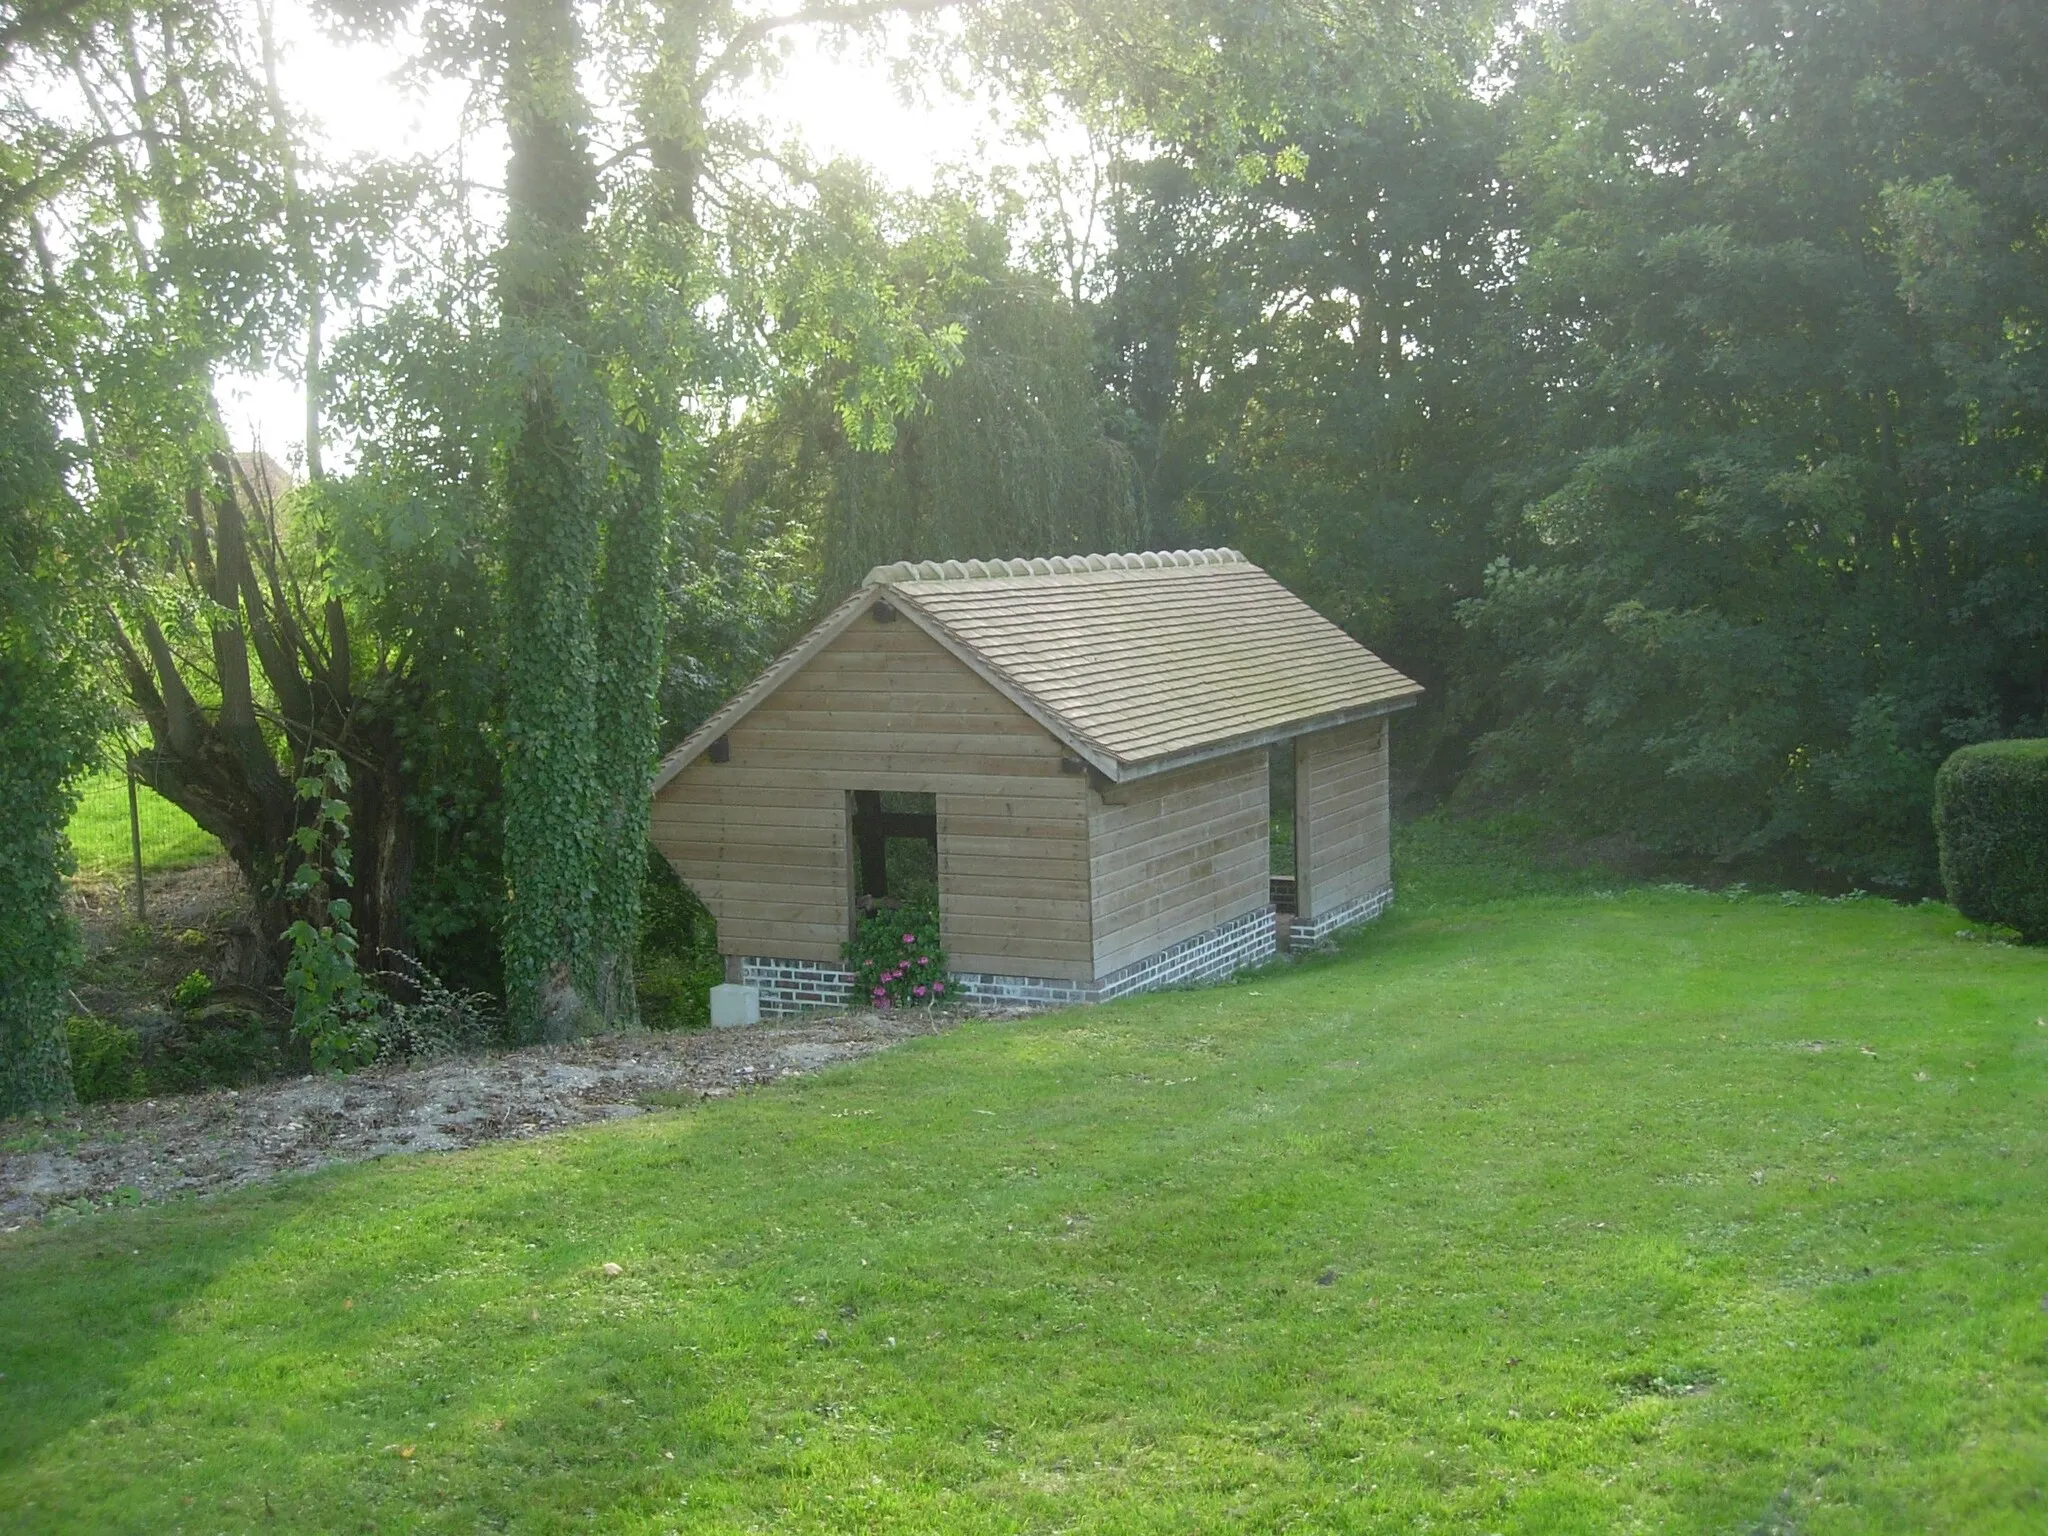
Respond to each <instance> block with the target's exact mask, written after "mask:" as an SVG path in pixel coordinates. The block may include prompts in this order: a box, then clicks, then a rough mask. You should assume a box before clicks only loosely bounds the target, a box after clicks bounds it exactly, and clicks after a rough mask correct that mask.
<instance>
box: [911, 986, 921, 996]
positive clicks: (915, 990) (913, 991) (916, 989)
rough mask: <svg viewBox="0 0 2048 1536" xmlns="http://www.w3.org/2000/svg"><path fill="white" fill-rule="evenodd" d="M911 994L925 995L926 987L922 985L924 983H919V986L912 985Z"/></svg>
mask: <svg viewBox="0 0 2048 1536" xmlns="http://www.w3.org/2000/svg"><path fill="white" fill-rule="evenodd" d="M910 995H911V996H912V997H923V996H924V987H923V985H922V984H920V985H918V986H915V987H912V988H911V989H910Z"/></svg>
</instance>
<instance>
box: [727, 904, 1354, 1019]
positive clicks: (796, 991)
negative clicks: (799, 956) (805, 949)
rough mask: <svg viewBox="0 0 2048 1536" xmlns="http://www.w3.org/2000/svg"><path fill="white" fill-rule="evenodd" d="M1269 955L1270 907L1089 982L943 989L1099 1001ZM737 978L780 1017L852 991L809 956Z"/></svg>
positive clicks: (846, 977) (843, 1003)
mask: <svg viewBox="0 0 2048 1536" xmlns="http://www.w3.org/2000/svg"><path fill="white" fill-rule="evenodd" d="M1389 894H1391V893H1389ZM1354 905H1356V904H1355V903H1354ZM1381 905H1382V906H1384V905H1385V902H1384V901H1382V902H1381ZM1343 910H1346V911H1348V910H1350V909H1349V908H1345V909H1343ZM1378 910H1379V909H1378V908H1377V907H1376V908H1374V909H1373V913H1372V914H1370V915H1374V916H1376V915H1377V914H1378ZM1364 920H1365V919H1364V918H1363V917H1360V918H1356V919H1353V921H1357V922H1363V921H1364ZM1297 931H1298V930H1297ZM1274 953H1275V943H1274V924H1273V909H1272V908H1271V907H1261V908H1260V909H1259V910H1258V911H1256V912H1248V913H1246V914H1245V915H1244V916H1243V917H1239V918H1233V919H1232V920H1231V921H1230V922H1227V923H1224V924H1222V925H1221V926H1220V927H1216V928H1211V929H1210V930H1209V931H1208V932H1207V933H1198V934H1196V935H1195V936H1194V937H1193V938H1191V939H1183V940H1182V941H1181V942H1180V943H1178V944H1175V945H1173V946H1171V947H1170V948H1167V949H1162V950H1161V951H1160V952H1159V953H1158V954H1156V955H1148V956H1146V957H1145V958H1144V959H1143V960H1139V961H1137V962H1135V963H1134V964H1131V965H1127V966H1125V967H1124V968H1123V969H1122V970H1120V971H1116V972H1113V973H1112V974H1110V975H1108V976H1102V977H1098V978H1097V979H1095V980H1094V981H1061V980H1057V979H1053V978H1048V977H1043V976H995V975H989V974H986V973H983V972H976V971H956V972H954V973H953V978H952V980H953V985H952V986H951V987H950V988H949V989H948V991H947V995H948V997H950V998H954V999H957V1000H959V1001H960V1002H963V1003H995V1004H1003V1003H1010V1004H1021V1005H1024V1006H1028V1007H1042V1008H1057V1007H1064V1006H1067V1005H1070V1004H1074V1003H1106V1002H1109V1001H1111V1000H1112V999H1114V998H1119V997H1129V996H1130V995H1131V994H1132V993H1134V992H1149V991H1152V990H1153V989H1154V988H1157V987H1172V986H1179V985H1182V984H1184V983H1186V982H1191V981H1221V980H1222V979H1223V978H1224V977H1226V976H1230V975H1232V974H1234V973H1236V972H1238V971H1241V970H1243V969H1244V968H1245V967H1246V966H1248V965H1257V964H1259V962H1261V961H1263V960H1270V959H1272V958H1273V955H1274ZM740 980H741V981H742V982H743V983H745V984H746V985H747V986H750V987H759V988H760V989H761V1016H762V1017H763V1018H785V1017H787V1016H788V1015H790V1014H793V1013H802V1012H803V1011H804V1010H806V1009H809V1008H850V1007H852V1006H854V1004H855V1003H856V1001H858V1000H857V999H856V998H855V997H854V995H853V973H852V972H851V971H846V970H841V969H840V968H839V967H838V966H836V965H827V964H824V963H823V962H821V961H817V960H773V959H765V958H762V957H759V956H755V955H748V956H745V957H744V958H742V959H741V961H740Z"/></svg>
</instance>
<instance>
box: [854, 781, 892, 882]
mask: <svg viewBox="0 0 2048 1536" xmlns="http://www.w3.org/2000/svg"><path fill="white" fill-rule="evenodd" d="M853 841H854V846H855V847H856V848H857V849H858V850H859V855H860V893H861V895H863V896H875V897H881V896H886V895H888V894H889V833H888V830H887V828H886V826H885V825H884V823H883V820H882V792H881V791H880V790H878V789H856V790H855V791H854V792H853Z"/></svg>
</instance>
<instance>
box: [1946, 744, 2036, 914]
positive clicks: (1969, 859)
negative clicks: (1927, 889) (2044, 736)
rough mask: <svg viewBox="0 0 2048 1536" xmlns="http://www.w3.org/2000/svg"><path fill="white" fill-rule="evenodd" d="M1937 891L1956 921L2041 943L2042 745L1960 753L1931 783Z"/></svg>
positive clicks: (1991, 747)
mask: <svg viewBox="0 0 2048 1536" xmlns="http://www.w3.org/2000/svg"><path fill="white" fill-rule="evenodd" d="M1934 832H1935V836H1936V837H1937V838H1938V839H1939V841H1940V844H1941V883H1942V886H1943V888H1944V889H1946V890H1947V892H1948V899H1949V901H1950V902H1952V903H1953V904H1954V905H1955V908H1956V910H1957V911H1959V912H1961V913H1962V914H1963V916H1965V917H1967V918H1969V919H1971V920H1972V921H1973V922H1979V923H2003V924H2004V925H2005V926H2006V927H2008V928H2017V929H2018V930H2019V932H2020V937H2021V938H2023V939H2025V940H2026V941H2027V942H2028V943H2029V944H2042V943H2048V741H1991V742H1986V743H1984V744H1983V745H1982V746H1976V747H1965V748H1963V749H1962V751H1960V752H1958V753H1956V754H1955V755H1954V756H1952V757H1951V758H1949V760H1948V761H1947V762H1945V763H1943V764H1942V765H1941V772H1940V773H1939V774H1937V775H1936V776H1935V780H1934Z"/></svg>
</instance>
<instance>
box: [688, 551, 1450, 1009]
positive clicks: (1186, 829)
mask: <svg viewBox="0 0 2048 1536" xmlns="http://www.w3.org/2000/svg"><path fill="white" fill-rule="evenodd" d="M1421 691H1422V690H1421V688H1420V687H1419V686H1418V685H1417V684H1415V683H1414V682H1411V681H1410V680H1409V679H1408V678H1406V677H1403V676H1402V675H1401V674H1400V673H1398V672H1396V671H1395V670H1394V669H1393V668H1392V667H1390V666H1388V665H1387V664H1386V663H1385V662H1383V661H1381V660H1380V659H1379V658H1378V657H1377V656H1374V655H1373V654H1372V653H1371V652H1370V651H1368V650H1366V649H1365V648H1364V647H1363V646H1361V645H1359V644H1358V643H1357V642H1356V641H1355V640H1353V639H1351V638H1350V636H1348V635H1346V634H1345V633H1344V632H1343V631H1342V630H1340V629H1338V628H1337V627H1336V626H1335V625H1334V624H1331V623H1330V622H1329V621H1328V620H1326V619H1324V618H1322V617H1321V616H1320V615H1318V614H1317V613H1315V612H1314V610H1312V609H1311V608H1309V607H1308V606H1307V605H1306V604H1305V603H1303V602H1301V601H1300V600H1299V599H1298V598H1296V597H1295V596H1293V594H1291V593H1290V592H1288V591H1287V590H1286V589H1285V588H1284V587H1282V586H1281V585H1280V584H1279V583H1278V582H1276V581H1274V580H1273V578H1272V577H1270V576H1268V575H1267V574H1266V573H1265V572H1264V571H1263V570H1261V569H1259V568H1258V567H1257V566H1255V565H1253V564H1251V563H1250V562H1249V561H1247V560H1246V559H1244V557H1243V556H1241V555H1239V554H1238V553H1236V552H1235V551H1234V550H1228V549H1204V550H1179V551H1173V552H1169V553H1155V554H1137V555H1088V556H1073V557H1061V558H1055V559H1037V560H995V561H981V560H970V561H966V562H958V561H947V562H945V563H943V564H937V563H931V562H926V563H923V564H916V565H912V564H898V565H887V566H881V567H878V568H877V569H875V570H873V571H871V572H869V573H868V578H867V580H866V582H865V583H863V585H862V586H861V589H860V590H859V591H858V592H856V593H854V594H853V596H851V597H849V598H848V599H847V600H846V601H845V602H843V603H841V604H840V605H839V606H838V607H837V608H836V609H834V610H833V611H832V613H831V614H829V615H828V616H827V617H826V618H825V619H824V620H823V621H822V622H821V623H819V624H818V625H817V626H816V627H815V628H814V629H812V630H811V632H810V633H809V634H807V635H805V636H804V638H803V639H802V640H801V641H800V642H799V643H798V644H797V645H796V646H794V647H793V648H792V649H791V650H789V651H788V652H786V653H785V654H784V655H783V656H781V657H780V658H779V659H778V660H777V661H776V662H775V663H774V664H773V665H772V666H770V667H769V668H768V670H767V671H765V672H764V673H762V674H761V676H760V677H759V678H757V679H756V680H755V681H754V683H753V684H752V685H751V686H749V687H748V688H747V689H746V690H745V691H744V692H742V693H741V694H739V695H738V696H737V697H736V698H734V699H733V700H731V702H729V703H728V704H726V705H725V706H724V708H722V709H720V710H719V711H718V712H717V713H716V714H715V715H713V716H712V717H711V718H710V719H709V720H708V721H706V722H705V723H704V725H703V727H702V728H701V729H699V730H698V731H696V732H695V733H694V734H692V735H691V736H690V737H689V739H688V740H686V741H685V742H683V744H682V745H681V746H679V747H678V748H677V749H676V750H675V751H674V752H673V753H671V754H670V755H669V756H668V757H667V758H666V759H665V760H664V761H663V763H662V765H661V768H660V770H659V772H658V773H657V775H656V778H655V788H654V809H653V837H654V841H655V844H656V846H658V847H659V848H660V849H661V851H662V852H663V853H664V854H665V855H666V856H667V857H668V859H669V862H670V863H671V864H672V865H673V866H674V867H675V870H676V872H677V874H678V875H679V876H681V878H682V879H683V880H685V881H687V882H688V883H689V884H690V885H691V886H692V887H693V888H694V889H695V890H696V892H697V894H698V895H699V896H700V897H701V898H702V899H703V901H704V903H705V904H706V905H707V906H708V907H709V908H710V909H711V911H712V913H713V914H714V915H715V916H716V918H717V919H718V940H719V948H720V949H721V950H722V951H723V952H724V953H725V955H726V957H727V961H726V964H727V974H728V977H729V979H731V980H735V981H741V982H744V983H747V984H749V985H753V986H757V987H759V988H760V989H761V1007H762V1010H763V1011H764V1012H767V1013H788V1012H791V1011H794V1010H796V1009H799V1008H803V1007H807V1006H815V1005H820V1004H841V1003H846V1002H850V1001H852V978H851V976H850V975H849V974H848V973H847V971H846V970H845V968H844V966H843V963H842V961H841V958H840V946H841V944H842V943H844V942H845V940H846V939H847V937H848V935H849V933H850V932H851V929H852V925H853V923H854V921H855V918H856V915H857V913H858V912H859V910H860V909H861V906H862V895H863V889H862V887H863V885H865V887H866V890H867V891H868V892H869V893H871V894H872V893H873V892H874V891H875V885H876V873H877V859H876V858H875V856H874V855H875V853H876V851H877V850H878V849H879V848H880V847H881V846H882V840H883V839H884V838H885V837H888V836H912V837H921V838H925V839H927V840H928V841H930V842H931V843H933V844H934V845H935V848H936V858H935V868H936V883H937V889H938V898H939V918H940V930H941V936H942V942H943V943H944V945H945V948H946V952H947V957H948V964H949V966H950V968H951V970H952V972H953V974H954V976H955V978H956V992H957V993H958V994H960V995H963V996H964V997H966V998H972V999H980V1000H987V1001H998V1000H1015V1001H1032V1002H1087V1001H1098V1000H1106V999H1109V998H1112V997H1119V996H1123V995H1125V994H1127V993H1131V992H1138V991H1143V990H1145V989H1147V988H1150V987H1157V986H1162V985H1167V984H1171V983H1175V982H1182V981H1191V980H1197V979H1204V978H1211V977H1219V976H1225V975H1228V974H1230V973H1231V972H1232V971H1234V970H1237V969H1238V968H1240V967H1242V966H1245V965H1248V964H1253V963H1256V962H1258V961H1260V960H1263V959H1266V958H1268V957H1270V956H1271V955H1272V954H1273V953H1274V951H1275V948H1276V946H1277V945H1279V944H1283V943H1285V944H1292V945H1294V946H1297V947H1298V946H1303V945H1310V944H1314V943H1316V942H1318V941H1320V940H1321V939H1323V938H1324V937H1326V936H1327V935H1329V934H1330V933H1331V932H1333V931H1335V930H1336V929H1338V928H1341V927H1344V926H1347V925H1349V924H1352V923H1360V922H1365V921H1367V920H1369V919H1371V918H1373V917H1376V916H1377V915H1378V914H1379V913H1380V912H1381V911H1382V910H1384V908H1385V907H1386V905H1387V903H1388V902H1389V901H1390V900H1391V899H1392V896H1393V887H1392V880H1391V873H1390V868H1389V859H1388V802H1387V716H1388V715H1390V714H1391V713H1392V712H1394V711H1396V710H1399V709H1403V708H1406V707H1408V706H1409V705H1411V704H1413V703H1414V701H1415V699H1416V697H1417V696H1418V695H1419V694H1420V693H1421ZM1281 744H1291V746H1292V752H1291V754H1288V753H1286V752H1285V750H1284V748H1283V750H1282V752H1281V753H1279V754H1277V755H1276V753H1275V751H1274V748H1275V747H1276V746H1278V745H1281ZM1290 757H1291V764H1292V768H1291V771H1292V774H1293V794H1292V800H1293V828H1294V835H1293V844H1292V846H1293V864H1294V868H1293V869H1292V870H1284V869H1283V870H1278V871H1276V870H1274V869H1272V868H1271V867H1270V860H1269V848H1270V846H1271V845H1270V842H1269V826H1270V822H1271V816H1272V809H1273V804H1274V785H1273V783H1272V782H1271V779H1270V777H1269V767H1270V765H1271V764H1272V763H1273V762H1275V761H1281V762H1286V761H1288V760H1289V758H1290ZM1285 787H1286V786H1284V785H1283V786H1281V788H1282V789H1283V791H1284V789H1285ZM909 797H917V798H916V799H914V800H912V799H910V798H909ZM1282 798H1283V800H1284V799H1285V798H1286V797H1285V795H1284V793H1283V796H1282ZM864 854H865V856H864ZM1276 909H1277V910H1276ZM1286 909H1291V910H1286Z"/></svg>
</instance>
